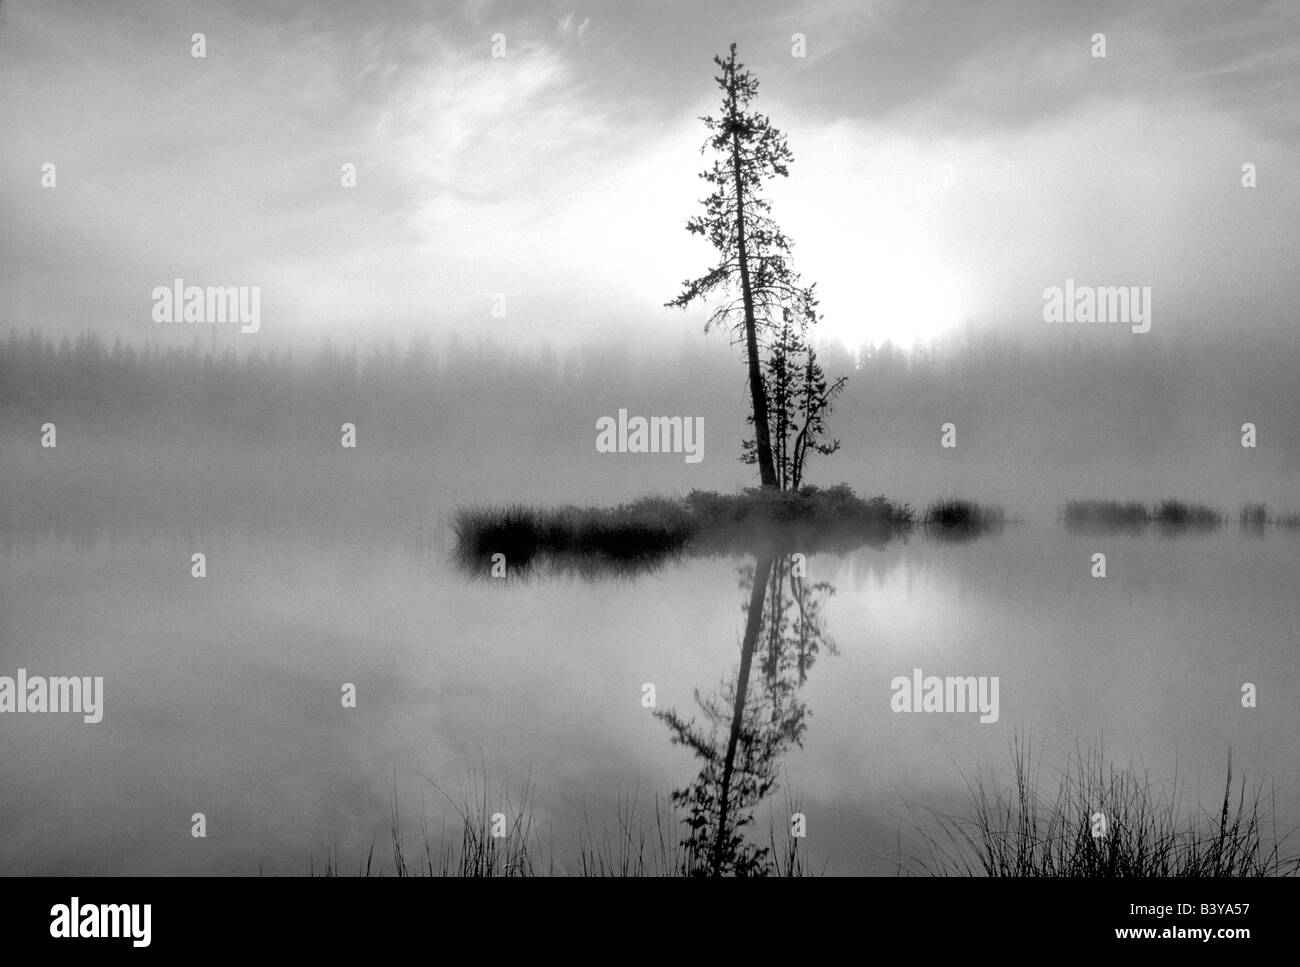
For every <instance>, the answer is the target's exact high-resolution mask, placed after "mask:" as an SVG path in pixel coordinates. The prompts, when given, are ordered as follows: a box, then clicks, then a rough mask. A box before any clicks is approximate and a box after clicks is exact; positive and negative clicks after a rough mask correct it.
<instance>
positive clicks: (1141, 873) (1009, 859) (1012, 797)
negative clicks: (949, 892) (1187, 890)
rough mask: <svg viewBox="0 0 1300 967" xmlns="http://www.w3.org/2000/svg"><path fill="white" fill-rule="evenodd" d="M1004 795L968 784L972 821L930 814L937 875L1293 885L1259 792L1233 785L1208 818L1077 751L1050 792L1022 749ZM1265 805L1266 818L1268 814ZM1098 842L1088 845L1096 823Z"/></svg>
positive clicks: (1174, 794) (1267, 802) (1291, 863)
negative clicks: (1208, 879)
mask: <svg viewBox="0 0 1300 967" xmlns="http://www.w3.org/2000/svg"><path fill="white" fill-rule="evenodd" d="M1012 759H1013V766H1014V771H1013V776H1014V777H1013V780H1012V783H1011V786H1010V788H1004V787H1000V786H998V785H996V784H994V783H992V782H986V781H984V780H983V779H977V780H975V781H974V782H973V783H970V782H968V784H967V787H968V790H969V793H970V813H969V815H966V816H952V815H945V814H937V813H936V814H931V815H932V820H933V822H932V823H931V824H919V825H920V832H921V833H922V835H923V836H924V838H925V841H926V843H927V845H928V846H929V850H930V859H929V861H928V862H926V863H924V864H923V866H924V868H925V870H926V871H927V872H930V873H934V874H937V875H945V876H950V875H957V876H980V875H983V876H1011V877H1032V876H1054V877H1189V876H1212V877H1237V876H1242V877H1246V876H1293V875H1296V873H1297V872H1300V857H1297V856H1296V855H1294V854H1289V855H1284V854H1283V852H1282V847H1283V844H1284V841H1285V839H1286V838H1287V837H1286V836H1283V837H1281V838H1279V836H1278V834H1277V829H1276V827H1275V825H1273V824H1272V822H1271V818H1270V816H1271V806H1272V794H1271V793H1270V794H1269V795H1268V796H1267V797H1266V796H1265V795H1264V790H1263V785H1262V783H1261V784H1259V785H1256V786H1254V787H1251V788H1249V789H1248V788H1247V786H1246V784H1245V782H1244V781H1242V780H1237V781H1236V782H1235V783H1234V778H1233V773H1232V763H1231V761H1229V763H1228V768H1227V775H1226V778H1225V782H1224V790H1223V796H1222V799H1221V800H1220V801H1218V802H1217V803H1216V804H1215V805H1214V807H1213V808H1212V809H1205V808H1203V807H1201V806H1200V805H1199V804H1196V805H1190V806H1188V805H1185V804H1184V803H1183V802H1182V790H1181V788H1180V787H1179V785H1178V781H1177V779H1176V778H1175V780H1173V781H1172V782H1171V783H1164V784H1162V783H1155V782H1152V781H1151V780H1150V778H1149V777H1147V776H1146V775H1141V776H1139V775H1138V774H1136V773H1135V772H1133V771H1132V770H1131V769H1118V768H1116V767H1115V766H1114V765H1113V764H1110V763H1108V762H1106V761H1105V760H1104V759H1103V757H1102V755H1101V753H1100V752H1099V751H1096V750H1093V751H1089V752H1088V753H1086V754H1084V753H1080V752H1078V751H1076V753H1075V754H1074V755H1072V756H1071V757H1070V758H1069V760H1068V761H1067V763H1066V768H1065V771H1064V772H1063V773H1062V774H1061V776H1060V777H1059V779H1058V781H1057V783H1056V787H1055V789H1048V790H1046V791H1043V790H1042V789H1041V788H1040V785H1041V783H1040V780H1041V775H1040V772H1041V764H1040V763H1038V762H1035V761H1034V760H1033V759H1032V757H1031V755H1030V750H1029V746H1028V743H1027V742H1026V741H1024V740H1022V739H1021V738H1019V737H1017V739H1016V740H1015V741H1014V743H1013V746H1012ZM1266 806H1268V807H1269V809H1266V808H1265V807H1266ZM1099 815H1100V816H1101V817H1104V822H1105V832H1104V835H1101V836H1095V835H1094V830H1095V829H1096V828H1097V826H1098V820H1097V817H1098V816H1099Z"/></svg>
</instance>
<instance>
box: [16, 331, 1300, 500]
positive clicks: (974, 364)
mask: <svg viewBox="0 0 1300 967" xmlns="http://www.w3.org/2000/svg"><path fill="white" fill-rule="evenodd" d="M820 352H821V359H822V363H823V366H824V368H825V370H826V372H827V374H828V375H830V376H832V377H834V376H838V375H841V374H846V375H848V376H849V382H848V386H847V388H846V390H845V392H844V394H843V396H842V397H841V398H840V400H839V401H838V403H837V407H836V410H835V413H834V415H833V417H832V419H831V425H830V432H831V434H832V435H833V436H835V437H838V438H839V439H841V440H842V442H843V447H844V450H843V453H844V455H845V457H850V455H851V454H852V453H853V451H854V448H858V449H859V451H860V452H861V453H864V454H867V453H871V452H872V448H873V447H876V446H879V445H880V444H882V443H891V442H902V441H912V440H915V439H916V436H917V434H922V435H923V436H924V439H925V440H926V441H927V443H928V442H930V441H931V438H933V439H934V440H935V441H937V439H938V433H939V426H940V424H941V423H943V422H945V421H953V422H955V423H956V424H957V425H958V428H959V445H960V446H963V447H964V446H967V445H969V444H971V443H975V444H978V445H979V446H980V447H981V448H982V449H983V450H984V452H989V450H990V449H991V448H997V447H1000V446H1014V447H1016V448H1023V447H1024V446H1026V445H1030V446H1031V448H1032V444H1033V442H1034V441H1038V443H1039V444H1040V446H1039V447H1038V448H1039V449H1043V448H1046V449H1047V450H1051V451H1055V455H1056V456H1060V457H1062V458H1066V459H1069V458H1071V455H1072V454H1079V455H1082V454H1084V453H1086V452H1087V451H1088V450H1089V449H1092V448H1094V447H1096V446H1103V447H1104V448H1106V449H1107V450H1109V451H1110V452H1112V453H1115V454H1116V455H1117V456H1121V457H1123V456H1130V457H1137V456H1139V455H1141V456H1149V455H1150V454H1152V453H1153V452H1157V451H1159V450H1161V449H1162V448H1164V447H1167V446H1169V445H1170V444H1171V442H1172V441H1174V440H1176V439H1180V438H1185V440H1186V441H1187V446H1194V445H1195V444H1196V442H1197V441H1198V440H1200V441H1204V440H1207V439H1211V438H1214V439H1217V438H1219V437H1222V438H1223V439H1224V440H1225V441H1228V443H1231V442H1232V441H1233V440H1234V439H1235V438H1234V437H1233V434H1234V433H1235V432H1236V431H1237V429H1238V428H1239V427H1240V425H1241V424H1242V423H1244V422H1247V421H1249V422H1253V423H1255V424H1257V425H1258V426H1259V428H1260V430H1259V433H1260V439H1261V450H1260V452H1261V453H1264V452H1265V451H1266V452H1267V454H1268V460H1269V462H1270V463H1271V464H1272V465H1274V466H1275V467H1276V466H1278V461H1280V463H1281V464H1282V465H1286V466H1296V465H1300V419H1298V418H1297V411H1296V404H1295V401H1296V400H1297V399H1300V365H1298V363H1300V356H1298V355H1297V353H1296V352H1294V351H1280V350H1279V349H1278V348H1277V347H1270V346H1268V345H1262V344H1260V345H1254V346H1250V345H1245V344H1242V343H1240V342H1238V341H1235V340H1232V339H1229V338H1227V337H1225V338H1224V339H1223V340H1222V341H1221V342H1220V343H1218V344H1217V345H1211V344H1198V345H1196V346H1191V345H1185V344H1182V343H1180V342H1177V341H1174V340H1170V339H1165V340H1163V341H1159V340H1156V339H1154V338H1148V337H1147V336H1135V335H1131V334H1126V335H1125V336H1124V337H1123V338H1115V337H1114V336H1112V338H1110V339H1109V340H1105V341H1097V340H1094V341H1090V342H1089V341H1085V340H1083V339H1076V338H1073V337H1071V338H1068V339H1065V338H1063V339H1062V340H1060V341H1057V342H1051V343H1038V344H1034V343H1031V342H1028V341H1024V340H1016V339H1012V338H1007V337H997V336H993V335H976V336H969V337H965V338H956V339H953V340H950V341H949V342H948V343H945V344H943V345H941V346H937V347H933V348H930V349H925V350H915V351H906V352H905V351H902V350H900V349H897V348H894V347H891V346H889V345H888V344H886V345H885V346H883V347H866V348H864V349H863V350H861V351H859V352H854V351H852V350H849V349H846V348H844V347H843V346H841V345H838V344H826V345H824V346H822V347H821V349H820ZM745 403H746V399H745V380H744V369H743V366H742V362H741V359H740V357H739V356H738V355H736V354H735V353H733V352H732V351H731V349H730V348H729V347H728V346H727V345H726V342H725V340H703V341H701V340H699V339H690V340H686V339H682V340H680V341H679V342H678V343H677V344H676V345H673V343H672V342H671V341H669V342H668V344H667V346H664V345H662V344H655V343H653V342H651V341H650V340H649V337H648V336H647V337H646V341H645V342H644V343H641V344H636V345H633V344H627V343H617V342H614V341H607V342H604V343H601V344H598V345H587V346H582V347H575V348H571V349H568V350H565V351H557V350H553V349H548V348H545V347H542V348H531V349H522V348H518V347H511V346H505V345H502V344H500V343H498V342H494V341H492V340H491V339H487V338H485V339H481V340H478V341H469V340H458V339H456V338H454V337H453V338H451V339H449V340H447V341H446V342H444V343H443V344H442V345H441V346H439V347H437V348H435V346H434V344H433V342H432V341H431V340H430V339H427V338H424V339H413V340H412V341H410V342H409V343H408V344H407V345H406V346H405V347H400V346H398V345H397V344H396V343H391V342H390V343H388V344H383V345H376V346H373V347H371V348H368V349H366V350H364V351H363V350H361V349H358V348H355V347H351V348H346V349H341V348H339V347H337V346H335V345H333V344H331V343H329V342H325V343H323V344H321V345H320V346H319V347H318V348H316V349H315V350H314V351H306V352H304V351H301V350H299V351H285V350H280V351H277V350H271V351H265V350H258V349H250V350H248V351H247V352H240V353H236V352H235V351H234V350H233V349H230V348H227V349H226V350H225V351H224V352H222V353H219V354H218V355H216V356H215V357H214V356H213V355H212V353H210V352H209V351H207V347H206V346H204V345H203V343H202V342H200V341H199V340H198V339H196V340H195V341H194V343H193V344H192V345H190V346H189V347H187V348H179V347H176V346H169V347H158V346H154V345H144V346H142V347H136V346H133V345H131V344H129V343H127V342H125V341H123V340H121V339H113V340H112V341H105V340H104V339H102V338H100V337H99V336H98V335H97V334H95V333H93V332H88V333H84V334H82V335H80V336H78V337H76V338H74V339H68V338H64V339H61V340H59V341H58V342H55V341H53V340H51V339H49V338H46V337H45V336H43V334H41V333H40V332H39V331H36V330H32V331H29V332H27V333H26V334H20V333H17V332H13V331H11V332H10V333H9V335H8V337H7V338H6V339H5V340H4V341H3V342H0V419H3V420H4V422H5V423H10V424H12V423H13V421H14V420H15V419H16V418H17V419H22V420H26V419H28V418H33V417H34V418H40V419H47V418H52V417H53V416H57V415H60V414H68V413H71V414H73V415H76V416H78V418H81V419H85V420H111V421H120V422H122V423H123V424H124V425H133V424H134V422H135V421H137V420H138V421H139V422H141V423H148V422H149V420H148V417H149V416H150V415H151V414H154V415H159V416H162V417H165V418H166V420H167V421H168V422H169V423H170V422H184V423H195V424H200V425H201V424H212V425H215V426H220V427H222V428H224V429H226V430H228V431H231V432H264V431H266V430H269V429H273V428H274V427H275V426H276V425H277V424H278V423H281V422H285V421H293V420H295V419H297V418H299V417H308V418H315V417H318V416H321V415H322V414H331V415H332V414H334V413H336V412H341V411H347V412H349V413H351V412H355V413H358V414H361V415H367V416H369V415H374V414H376V413H378V414H382V415H383V417H384V420H385V422H396V423H401V424H403V425H404V429H414V430H415V431H416V432H419V431H420V428H421V427H427V428H429V429H430V430H431V431H432V430H436V429H437V428H439V427H442V428H445V427H447V426H448V425H449V424H456V425H458V426H464V425H465V424H467V423H474V422H477V421H482V422H483V423H487V424H491V423H494V422H497V423H500V422H503V421H504V422H505V423H508V424H509V425H511V426H513V427H515V428H524V429H530V428H531V429H532V430H534V431H536V432H538V433H540V434H542V435H543V436H545V437H552V438H553V437H554V436H555V435H556V434H568V433H570V432H573V431H572V428H573V427H574V426H575V425H576V426H580V427H581V432H582V433H583V434H584V436H585V435H590V434H594V430H592V429H590V427H589V426H588V424H589V422H590V423H591V426H592V427H594V422H592V421H594V419H595V418H596V417H597V416H600V415H604V414H610V413H614V412H616V410H617V408H618V407H621V406H626V407H628V408H629V410H630V411H632V412H642V413H660V414H665V415H707V416H709V417H710V418H711V421H710V424H709V427H710V431H709V432H710V437H709V440H710V446H715V447H716V446H718V445H720V444H721V443H722V441H723V440H726V441H727V445H728V446H730V440H729V438H730V437H731V436H732V435H733V430H734V435H735V437H736V438H737V443H736V448H735V454H734V455H738V453H739V443H738V439H739V436H740V434H741V431H742V430H743V419H744V412H745V411H744V406H745ZM1216 446H1217V444H1216ZM1181 449H1186V447H1181ZM1229 449H1230V448H1229ZM711 452H712V453H714V454H716V453H717V451H716V450H713V451H711ZM1220 452H1221V453H1222V452H1223V451H1222V450H1221V451H1220ZM734 455H733V454H731V453H728V459H733V458H734ZM834 459H841V458H840V457H836V458H832V460H834ZM828 472H830V473H831V475H832V476H836V475H837V474H836V473H835V471H834V469H833V468H831V470H830V471H828Z"/></svg>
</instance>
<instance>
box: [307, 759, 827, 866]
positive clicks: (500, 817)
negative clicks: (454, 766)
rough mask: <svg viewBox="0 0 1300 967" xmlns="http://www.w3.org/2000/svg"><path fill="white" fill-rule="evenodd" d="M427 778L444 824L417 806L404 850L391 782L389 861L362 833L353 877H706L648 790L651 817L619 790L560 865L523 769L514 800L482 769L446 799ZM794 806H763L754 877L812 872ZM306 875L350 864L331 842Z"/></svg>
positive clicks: (674, 821) (673, 820)
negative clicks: (763, 847) (766, 809)
mask: <svg viewBox="0 0 1300 967" xmlns="http://www.w3.org/2000/svg"><path fill="white" fill-rule="evenodd" d="M426 779H427V777H426ZM427 781H429V782H430V785H432V786H433V788H434V789H435V790H436V791H437V792H438V794H439V795H440V796H441V797H442V798H443V799H444V800H445V801H446V802H447V803H448V804H449V805H450V807H451V810H452V812H453V814H454V817H455V818H454V819H453V821H452V824H451V829H450V830H449V829H448V827H447V824H446V822H443V823H442V824H441V826H440V827H439V829H438V830H437V831H436V832H435V831H434V830H433V829H432V828H431V827H430V825H429V822H428V814H427V813H426V812H424V811H423V810H422V811H421V816H420V824H419V831H418V843H417V845H416V847H415V848H414V849H413V850H411V849H409V848H408V847H409V843H408V841H407V835H406V833H405V831H404V830H403V828H402V822H401V816H400V815H399V811H398V808H397V789H396V783H394V789H393V807H392V821H391V830H390V840H391V842H390V846H391V850H392V857H391V862H390V861H387V860H385V859H384V858H383V857H382V856H379V855H377V854H376V847H377V845H378V838H377V837H376V838H375V839H372V840H371V843H370V847H369V850H368V851H367V854H366V856H365V857H364V858H363V859H360V860H358V861H357V864H356V867H355V875H357V876H362V877H381V876H388V875H393V876H397V877H408V876H442V877H466V878H480V877H481V878H487V877H531V876H566V875H576V876H584V877H586V876H617V877H623V876H653V877H693V876H708V875H709V870H708V869H707V868H705V867H703V866H701V865H700V862H699V858H698V857H693V856H691V855H690V853H689V851H688V850H687V849H686V848H685V847H684V846H683V845H682V835H683V832H684V826H683V825H682V824H681V822H680V817H679V816H678V815H677V814H676V813H675V812H674V811H673V810H672V808H671V807H670V806H665V805H664V803H663V802H662V801H661V800H660V799H659V798H658V797H655V800H654V806H653V809H652V813H651V815H650V816H649V817H645V816H642V815H641V814H640V811H639V805H638V802H637V797H636V796H635V795H634V794H633V795H628V794H620V796H619V800H618V812H617V816H616V817H615V820H614V826H613V828H612V829H611V828H610V827H608V826H606V827H604V828H602V829H601V830H600V831H599V833H595V832H593V831H591V829H590V828H589V827H588V826H584V828H583V829H582V830H580V831H579V842H578V850H577V854H576V857H570V860H571V862H570V863H569V864H567V865H562V864H560V863H559V862H557V856H556V851H555V847H554V843H553V842H551V843H547V842H545V841H544V840H543V837H542V836H541V834H540V832H539V831H538V830H537V829H536V826H535V822H534V805H535V794H536V787H535V785H534V784H533V781H532V778H531V776H530V777H529V779H528V780H527V781H525V783H524V784H523V786H522V787H521V788H520V790H519V793H518V794H517V796H516V797H514V798H512V797H511V796H509V795H508V793H507V792H506V790H505V788H504V787H501V788H499V789H498V790H497V791H496V792H495V794H492V793H490V792H489V784H488V781H487V776H486V770H484V771H483V772H482V773H480V774H475V775H474V776H473V777H472V778H471V779H470V781H469V784H468V785H466V784H462V785H461V786H460V787H459V790H458V792H457V794H456V796H455V797H453V796H452V795H451V794H450V793H448V792H447V791H446V790H443V789H442V788H441V787H440V786H438V785H437V784H435V783H433V782H432V780H427ZM799 811H800V805H799V802H798V800H797V799H795V798H793V797H791V796H790V795H789V793H788V792H787V795H786V802H785V813H784V816H783V817H782V818H781V819H780V820H778V810H776V809H775V808H773V809H772V810H771V815H770V817H769V826H768V847H767V862H766V863H765V864H764V865H763V867H762V870H761V872H760V875H763V876H781V877H786V876H811V875H814V874H813V872H812V871H811V869H810V867H809V865H808V862H807V859H806V855H805V850H804V848H803V846H802V840H801V839H798V838H795V837H794V836H792V835H790V830H789V827H788V825H786V823H787V822H788V819H787V817H789V816H791V815H793V814H794V813H796V812H799ZM778 830H780V831H781V832H778ZM498 833H500V835H497V834H498ZM310 874H311V875H312V876H317V875H319V876H325V877H336V876H344V875H353V867H351V866H350V865H349V866H345V865H344V864H343V863H342V862H341V861H340V858H339V856H338V852H337V848H336V849H334V850H331V851H329V852H327V853H326V856H325V862H324V865H323V866H322V867H320V868H318V867H317V865H316V860H315V857H314V856H313V857H312V859H311V863H310Z"/></svg>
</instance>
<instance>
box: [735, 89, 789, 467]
mask: <svg viewBox="0 0 1300 967" xmlns="http://www.w3.org/2000/svg"><path fill="white" fill-rule="evenodd" d="M735 97H736V93H735V78H734V75H733V78H732V89H731V98H732V103H731V107H730V111H731V122H732V126H731V171H732V174H733V175H734V177H735V180H736V242H737V252H738V255H739V258H740V292H741V295H742V296H743V298H744V300H745V352H746V354H747V355H748V356H749V396H750V402H751V403H752V404H753V407H754V443H755V445H756V447H757V449H758V479H759V482H760V483H761V484H762V485H763V486H764V487H777V486H779V485H778V483H777V479H776V466H775V464H774V463H773V461H772V438H771V437H770V436H769V435H768V427H767V390H766V389H764V387H763V370H762V368H761V367H760V366H759V362H758V326H757V323H756V322H755V320H754V294H753V292H752V290H751V289H750V287H749V254H748V252H747V251H746V247H745V189H744V185H743V183H742V182H741V179H740V133H739V132H738V131H737V130H736V108H735Z"/></svg>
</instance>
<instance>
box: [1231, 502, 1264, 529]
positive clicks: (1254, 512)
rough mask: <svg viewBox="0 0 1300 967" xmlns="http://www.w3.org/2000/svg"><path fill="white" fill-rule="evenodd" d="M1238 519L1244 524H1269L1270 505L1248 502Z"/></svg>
mask: <svg viewBox="0 0 1300 967" xmlns="http://www.w3.org/2000/svg"><path fill="white" fill-rule="evenodd" d="M1238 519H1239V520H1240V521H1241V522H1242V523H1243V524H1267V523H1268V505H1267V504H1246V505H1245V506H1243V507H1242V508H1241V515H1240V517H1239V518H1238Z"/></svg>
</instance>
